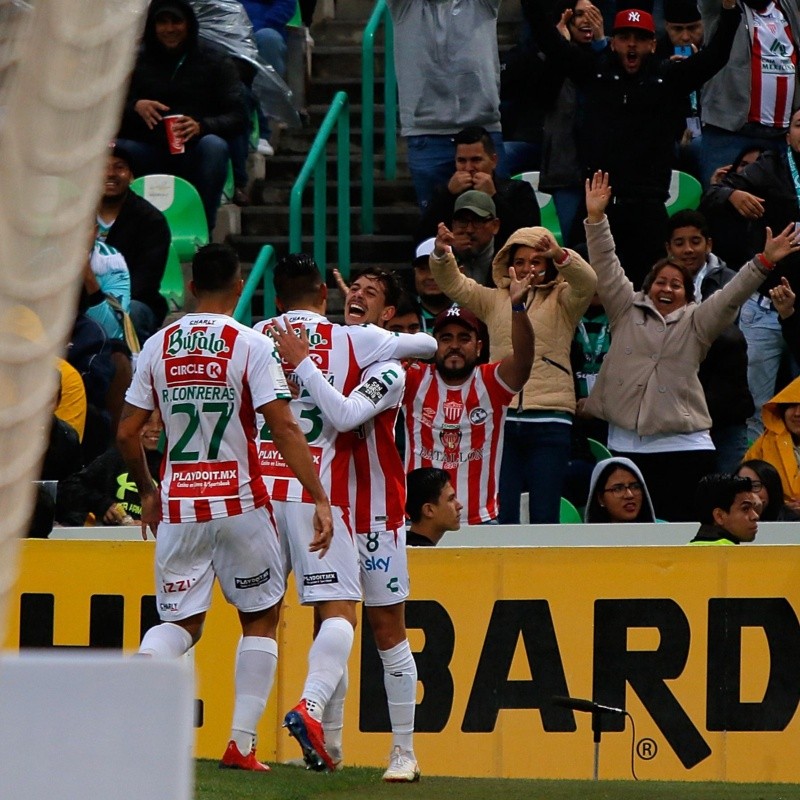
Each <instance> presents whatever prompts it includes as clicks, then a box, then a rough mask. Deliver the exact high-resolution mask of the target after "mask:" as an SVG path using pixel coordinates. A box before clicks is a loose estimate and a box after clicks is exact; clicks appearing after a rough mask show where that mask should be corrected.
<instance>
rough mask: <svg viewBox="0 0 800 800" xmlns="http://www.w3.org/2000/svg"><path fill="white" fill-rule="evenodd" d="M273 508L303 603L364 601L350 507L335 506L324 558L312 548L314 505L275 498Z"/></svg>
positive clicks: (286, 559) (287, 559) (298, 593)
mask: <svg viewBox="0 0 800 800" xmlns="http://www.w3.org/2000/svg"><path fill="white" fill-rule="evenodd" d="M272 508H273V512H274V514H275V523H276V525H277V526H278V530H279V531H280V533H281V542H282V543H283V547H284V559H285V561H288V562H289V563H290V564H291V569H292V571H293V572H294V579H295V583H296V584H297V596H298V598H299V599H300V602H301V603H302V604H303V605H311V604H313V603H317V602H324V601H326V600H356V601H358V600H361V584H360V582H359V580H358V553H357V551H356V545H355V541H354V539H353V532H352V530H351V528H350V514H349V511H348V509H346V508H338V507H336V506H334V507H333V509H332V510H333V539H332V540H331V546H330V548H329V549H328V552H327V553H325V555H324V556H323V557H322V558H320V557H319V553H310V552H309V550H308V546H309V545H310V544H311V540H312V539H313V538H314V525H313V519H314V506H313V504H311V503H294V502H289V501H284V500H273V501H272ZM287 546H288V553H286V547H287Z"/></svg>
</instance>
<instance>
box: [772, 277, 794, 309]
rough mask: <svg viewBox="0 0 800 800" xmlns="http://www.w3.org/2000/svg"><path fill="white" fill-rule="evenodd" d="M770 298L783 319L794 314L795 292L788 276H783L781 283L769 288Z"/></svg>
mask: <svg viewBox="0 0 800 800" xmlns="http://www.w3.org/2000/svg"><path fill="white" fill-rule="evenodd" d="M769 299H770V300H772V305H774V306H775V310H776V311H777V312H778V316H779V317H780V318H781V319H788V318H789V317H791V316H792V314H794V301H795V293H794V292H793V291H792V287H791V285H790V284H789V281H787V280H786V278H781V282H780V285H778V286H776V287H775V288H774V289H770V290H769Z"/></svg>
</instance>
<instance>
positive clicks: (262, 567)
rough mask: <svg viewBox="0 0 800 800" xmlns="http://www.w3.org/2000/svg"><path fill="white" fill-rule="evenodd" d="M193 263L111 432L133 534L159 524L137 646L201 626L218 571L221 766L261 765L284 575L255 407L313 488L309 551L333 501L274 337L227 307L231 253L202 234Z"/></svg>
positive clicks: (144, 650) (233, 297)
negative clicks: (259, 729)
mask: <svg viewBox="0 0 800 800" xmlns="http://www.w3.org/2000/svg"><path fill="white" fill-rule="evenodd" d="M192 275H193V279H192V283H191V288H192V291H193V293H194V294H195V296H196V297H197V301H198V303H197V311H196V312H195V313H191V314H187V315H186V316H184V317H183V318H182V319H181V320H179V321H178V322H176V323H175V324H173V325H170V326H169V327H167V328H166V329H164V330H162V331H160V332H158V333H156V334H154V335H153V336H152V337H151V338H150V339H148V340H147V342H146V343H145V345H144V348H143V350H142V352H141V355H140V357H139V361H138V368H137V371H136V374H135V375H134V379H133V383H132V385H131V387H130V389H129V390H128V393H127V396H126V403H125V407H124V408H123V411H122V416H121V419H120V423H119V431H118V434H117V443H118V446H119V449H120V452H121V453H122V455H123V457H124V458H125V460H126V462H127V464H128V469H129V471H130V475H131V477H132V478H133V480H134V481H135V483H136V485H137V487H138V489H139V493H140V495H141V498H142V536H143V538H146V537H147V528H148V527H149V528H150V529H151V530H152V532H153V535H154V536H155V534H156V531H158V538H157V539H156V586H157V589H156V593H157V602H158V610H159V615H160V617H161V619H162V623H161V624H160V625H156V626H155V627H153V628H151V629H150V630H149V631H147V633H146V634H145V636H144V638H143V639H142V643H141V645H140V648H139V652H140V653H141V654H143V655H150V656H156V657H173V658H177V657H179V656H181V655H183V654H184V653H186V652H187V651H188V650H189V648H190V647H192V645H193V644H195V643H196V642H197V641H198V639H199V638H200V635H201V633H202V629H203V623H204V620H205V616H206V612H207V610H208V608H209V606H210V604H211V592H212V588H213V585H214V579H215V577H216V579H217V580H219V582H220V586H221V587H222V591H223V594H224V595H225V597H226V598H227V599H228V601H229V602H230V603H231V604H232V605H234V606H235V607H236V608H237V610H238V612H239V619H240V621H241V625H242V639H241V641H240V643H239V647H238V651H237V657H236V678H235V694H236V696H235V703H234V712H233V725H232V733H231V741H230V742H229V744H228V748H227V750H226V751H225V754H224V756H223V758H222V762H221V764H220V766H223V767H230V768H235V769H244V770H250V771H254V772H266V771H268V770H269V767H267V766H266V765H264V764H262V763H260V762H259V761H258V760H257V759H256V756H255V732H256V726H257V724H258V721H259V719H260V717H261V715H262V713H263V711H264V708H265V706H266V702H267V697H268V696H269V692H270V689H271V686H272V682H273V679H274V676H275V668H276V664H277V655H278V648H277V643H276V639H275V634H276V628H277V623H278V609H279V606H280V601H281V599H282V597H283V593H284V587H285V575H284V569H283V557H282V553H281V548H280V541H279V539H278V535H277V532H276V530H275V525H274V521H273V519H272V513H271V508H270V505H269V497H268V495H267V492H266V489H265V486H264V481H263V479H262V477H261V474H260V469H259V464H258V453H257V449H256V441H255V437H256V430H257V428H256V411H258V413H260V414H262V415H263V417H264V419H266V420H267V423H268V424H269V426H270V429H271V430H272V433H273V441H274V444H275V447H276V448H277V450H279V451H280V452H281V454H282V455H283V457H284V459H285V460H286V463H287V464H288V465H289V467H290V468H291V469H292V470H293V472H294V474H295V475H296V476H297V478H298V480H299V481H300V482H301V483H302V485H303V486H304V488H305V489H306V490H307V491H308V492H309V494H310V496H311V497H312V498H313V501H314V506H313V508H314V510H315V513H314V516H313V521H312V523H311V524H312V526H313V528H314V537H313V547H314V548H315V549H317V550H319V551H320V552H325V550H327V548H328V547H329V546H330V542H331V536H332V527H333V522H332V515H331V507H330V504H329V503H328V498H327V496H326V495H325V492H324V490H323V488H322V485H321V483H320V480H319V478H318V476H317V474H316V471H315V469H314V466H313V462H312V458H311V453H310V451H309V448H308V445H307V444H306V441H305V439H304V438H303V435H302V433H301V432H300V428H299V427H298V425H297V422H296V420H295V418H294V416H293V415H292V412H291V411H290V409H289V391H288V387H287V385H286V381H285V379H284V376H283V370H282V369H281V366H280V362H279V360H278V358H277V356H276V354H275V351H274V348H273V347H272V345H271V344H270V342H269V341H268V340H267V339H265V338H264V337H263V336H259V335H258V334H256V333H255V332H254V331H252V330H250V329H249V328H246V327H244V326H242V325H240V324H239V323H238V322H236V321H235V320H233V319H232V318H231V317H230V316H229V315H230V313H231V312H232V311H233V309H234V308H235V306H236V303H237V301H238V299H239V296H240V295H241V293H242V286H243V282H242V279H241V271H240V269H239V262H238V259H237V258H236V253H235V252H234V251H233V250H232V249H231V248H229V247H227V246H225V245H217V244H214V245H208V246H207V247H204V248H202V249H200V250H199V251H198V252H197V254H196V255H195V257H194V259H193V262H192ZM154 409H158V410H159V411H160V412H161V417H162V419H163V422H164V430H165V433H166V438H167V449H166V453H165V455H164V461H163V463H162V467H161V489H160V494H161V499H160V500H159V492H158V490H156V489H155V488H154V483H153V479H152V477H151V475H150V472H149V470H148V468H147V463H146V461H145V460H144V456H143V453H142V448H141V445H140V439H139V436H140V432H141V430H142V428H143V426H144V424H145V423H146V422H147V420H148V419H149V417H150V414H151V412H152V411H153V410H154Z"/></svg>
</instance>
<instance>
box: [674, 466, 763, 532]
mask: <svg viewBox="0 0 800 800" xmlns="http://www.w3.org/2000/svg"><path fill="white" fill-rule="evenodd" d="M695 502H696V507H697V512H698V514H699V516H700V529H699V530H698V531H697V533H696V534H695V537H694V539H692V541H691V542H689V544H699V545H728V544H741V543H742V542H752V541H753V540H754V539H755V538H756V534H757V533H758V517H759V514H760V512H761V500H759V498H758V495H756V493H755V492H754V491H753V482H752V481H751V480H750V478H743V477H741V476H740V475H727V474H724V473H712V474H711V475H706V476H705V477H704V478H703V479H702V480H701V481H700V483H699V484H698V486H697V496H696V500H695Z"/></svg>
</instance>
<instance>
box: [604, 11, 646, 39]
mask: <svg viewBox="0 0 800 800" xmlns="http://www.w3.org/2000/svg"><path fill="white" fill-rule="evenodd" d="M628 28H633V29H634V30H639V31H647V33H651V34H652V35H653V36H655V35H656V26H655V23H654V22H653V15H652V14H648V12H647V11H641V10H639V9H638V8H626V9H625V10H624V11H619V12H617V16H616V17H614V28H613V30H612V33H616V32H617V31H623V30H626V29H628Z"/></svg>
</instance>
